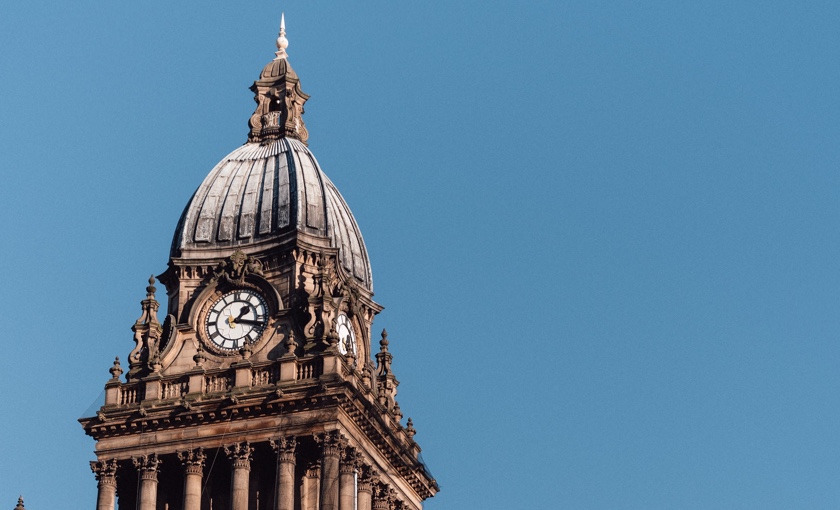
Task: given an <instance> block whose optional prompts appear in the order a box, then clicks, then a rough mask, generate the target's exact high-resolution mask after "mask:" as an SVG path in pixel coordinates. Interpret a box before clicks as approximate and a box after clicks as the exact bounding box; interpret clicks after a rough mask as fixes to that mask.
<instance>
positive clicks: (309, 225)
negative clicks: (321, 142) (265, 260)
mask: <svg viewBox="0 0 840 510" xmlns="http://www.w3.org/2000/svg"><path fill="white" fill-rule="evenodd" d="M287 233H304V234H309V235H311V236H314V240H315V242H317V241H318V238H320V239H321V241H323V242H325V243H326V241H328V243H329V246H331V247H334V248H338V249H339V260H340V262H341V264H342V266H343V267H344V269H345V270H346V271H347V273H348V274H350V275H352V276H353V277H355V279H356V280H357V281H358V282H359V283H361V284H362V285H364V286H365V287H366V288H368V289H371V290H372V289H373V277H372V275H371V270H370V261H369V259H368V255H367V249H366V248H365V243H364V240H363V239H362V233H361V232H360V231H359V226H358V225H357V224H356V220H355V219H354V218H353V214H352V213H351V212H350V208H349V207H347V203H346V202H345V201H344V199H343V198H342V197H341V194H340V193H339V192H338V189H336V187H335V186H334V185H333V183H332V182H331V181H330V180H329V179H328V178H327V176H326V175H325V174H324V172H323V171H321V168H320V166H319V165H318V162H317V161H316V160H315V156H313V155H312V153H311V152H310V151H309V149H308V148H307V147H306V145H304V144H303V143H302V142H301V141H299V140H295V139H293V138H279V139H277V140H274V141H271V142H268V143H263V144H260V143H255V142H251V143H246V144H245V145H243V146H241V147H239V148H238V149H236V150H235V151H233V152H231V153H230V154H228V155H227V157H225V158H224V159H222V161H220V162H219V164H217V165H216V167H215V168H213V170H212V171H211V172H210V174H209V175H208V176H207V177H206V178H205V179H204V182H202V183H201V186H199V187H198V190H196V192H195V194H194V195H193V197H192V199H191V200H190V202H189V204H188V205H187V207H186V209H185V210H184V212H183V214H182V215H181V219H180V221H179V222H178V227H177V229H176V230H175V237H174V239H173V241H172V251H171V256H172V257H180V258H205V257H208V256H217V255H219V254H221V253H228V252H230V251H231V250H232V249H234V248H239V249H242V250H243V251H244V252H246V253H254V252H256V251H257V250H260V251H262V250H264V249H267V248H270V247H271V246H272V244H275V243H277V244H279V242H281V241H282V240H284V239H286V237H287V236H286V235H284V234H287ZM249 248H251V249H249Z"/></svg>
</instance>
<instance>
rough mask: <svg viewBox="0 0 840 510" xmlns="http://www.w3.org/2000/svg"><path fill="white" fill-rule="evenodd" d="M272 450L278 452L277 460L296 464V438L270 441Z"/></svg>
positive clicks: (281, 438)
mask: <svg viewBox="0 0 840 510" xmlns="http://www.w3.org/2000/svg"><path fill="white" fill-rule="evenodd" d="M269 444H271V448H272V449H273V450H274V451H275V452H277V460H278V461H279V462H283V463H294V461H295V448H296V447H297V441H296V440H295V438H294V437H280V438H277V439H271V440H269Z"/></svg>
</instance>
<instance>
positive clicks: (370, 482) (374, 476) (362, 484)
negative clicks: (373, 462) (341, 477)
mask: <svg viewBox="0 0 840 510" xmlns="http://www.w3.org/2000/svg"><path fill="white" fill-rule="evenodd" d="M377 483H379V471H377V470H376V468H375V467H373V466H368V465H367V464H364V463H361V464H360V466H359V481H358V484H359V492H367V493H368V494H373V486H374V484H377Z"/></svg>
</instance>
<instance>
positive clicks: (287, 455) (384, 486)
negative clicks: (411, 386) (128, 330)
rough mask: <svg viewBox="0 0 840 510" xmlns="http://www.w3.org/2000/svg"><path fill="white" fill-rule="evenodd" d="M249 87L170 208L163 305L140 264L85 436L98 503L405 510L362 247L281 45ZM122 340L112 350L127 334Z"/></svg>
mask: <svg viewBox="0 0 840 510" xmlns="http://www.w3.org/2000/svg"><path fill="white" fill-rule="evenodd" d="M280 27H281V28H280V35H279V37H278V39H277V52H276V53H275V57H274V59H273V60H272V61H271V62H269V63H268V65H266V66H265V68H264V69H263V70H262V72H261V73H260V76H259V79H257V81H255V82H254V84H253V85H252V86H251V91H252V92H253V93H254V100H255V101H256V103H257V106H256V110H255V111H254V113H253V115H251V118H250V121H249V128H250V129H249V132H248V141H247V143H245V144H244V145H242V146H241V147H239V148H237V149H236V150H234V151H233V152H231V153H230V154H229V155H227V156H226V157H225V158H224V159H222V161H220V162H219V163H218V164H217V165H216V166H215V168H213V169H212V170H211V171H210V173H209V174H208V175H207V177H206V178H205V179H204V181H203V182H202V183H201V185H200V186H199V187H198V190H197V191H196V192H195V194H194V195H193V196H192V198H191V199H190V201H189V203H188V204H187V207H186V209H185V210H184V212H183V214H182V215H181V218H180V220H179V221H178V226H177V228H176V230H175V236H174V238H173V241H172V247H171V251H170V256H169V264H168V268H167V269H166V271H165V272H164V273H163V274H161V275H160V276H159V277H158V278H157V279H158V280H159V284H162V285H163V287H165V292H166V297H167V307H166V313H165V319H164V320H163V323H161V322H159V318H158V313H159V307H160V305H159V302H158V300H157V296H158V295H159V292H160V291H159V290H158V287H157V286H156V284H157V283H158V282H156V280H155V278H154V277H152V278H150V279H149V285H148V286H147V287H146V297H145V299H143V300H142V302H141V308H142V314H141V316H140V318H139V319H138V320H137V322H136V323H135V324H134V326H133V327H132V331H133V332H134V346H133V349H131V350H130V352H129V353H128V356H127V357H126V358H124V360H123V361H120V359H119V358H117V359H116V360H115V361H114V365H113V367H111V370H110V372H111V376H112V377H111V379H110V380H108V382H106V383H105V404H104V405H103V406H102V407H101V408H100V409H99V411H98V412H97V413H96V416H93V417H87V418H83V419H81V420H80V421H81V423H82V426H83V427H84V430H85V433H87V434H88V435H90V436H91V437H93V438H94V439H95V440H96V450H95V453H96V460H95V461H92V462H91V469H92V470H93V472H94V474H95V477H96V480H97V481H98V498H97V510H115V509H117V508H119V510H164V509H165V510H176V509H181V510H373V509H377V510H384V509H389V510H390V509H406V510H408V509H412V510H420V509H421V508H422V502H423V500H425V499H426V498H428V497H431V496H434V495H435V493H436V492H437V491H438V486H437V483H436V482H435V480H434V478H432V476H431V475H430V473H429V471H428V470H427V469H426V467H425V465H424V464H423V462H422V461H421V459H420V457H419V453H420V447H419V446H418V445H417V443H416V442H415V440H414V435H415V430H414V427H413V426H412V422H411V419H408V420H407V422H406V423H405V425H403V422H402V418H403V415H402V412H401V410H400V406H399V404H398V403H397V401H396V399H395V396H396V393H397V391H396V390H397V385H398V384H399V383H398V381H397V379H396V378H395V377H394V374H393V372H392V370H391V362H392V355H391V353H390V352H389V351H388V342H389V340H388V337H387V334H386V333H385V331H382V334H381V336H379V335H376V338H374V335H373V334H372V323H373V318H374V316H375V315H376V314H377V313H379V312H380V311H381V310H382V307H381V306H380V305H378V304H377V303H376V302H375V301H373V278H372V274H371V269H370V263H369V260H368V254H367V250H366V248H365V244H364V241H363V239H362V235H361V232H360V231H359V227H358V225H357V224H356V220H355V218H354V217H353V214H352V213H351V212H350V208H349V207H348V206H347V204H346V202H345V201H344V199H343V198H342V196H341V194H340V193H339V192H338V189H336V187H335V186H334V185H333V184H332V182H330V180H329V179H328V178H327V176H326V174H324V172H323V171H322V170H321V167H320V166H319V165H318V162H317V161H316V160H315V156H314V155H313V154H312V152H311V151H310V150H309V148H308V145H307V140H308V132H307V130H306V126H305V125H304V122H303V117H302V115H303V112H304V110H303V106H304V103H305V102H306V101H307V99H309V96H308V95H307V94H306V93H304V92H303V90H302V89H301V83H300V80H299V78H298V76H297V74H296V73H295V71H294V70H293V69H292V67H291V65H290V64H289V61H288V55H287V54H286V48H287V47H288V41H287V39H286V36H285V27H284V23H283V22H282V21H281V25H280ZM126 350H127V351H128V350H129V349H128V348H127V349H126Z"/></svg>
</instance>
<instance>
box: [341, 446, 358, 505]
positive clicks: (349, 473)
mask: <svg viewBox="0 0 840 510" xmlns="http://www.w3.org/2000/svg"><path fill="white" fill-rule="evenodd" d="M357 465H358V459H357V458H356V450H355V449H354V448H349V447H348V448H343V449H342V450H341V465H340V466H339V468H338V471H339V477H338V506H339V510H356V467H357Z"/></svg>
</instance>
